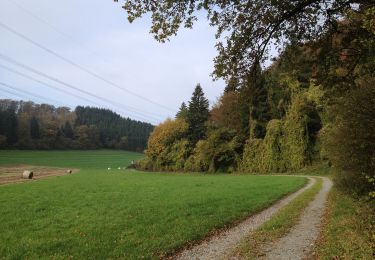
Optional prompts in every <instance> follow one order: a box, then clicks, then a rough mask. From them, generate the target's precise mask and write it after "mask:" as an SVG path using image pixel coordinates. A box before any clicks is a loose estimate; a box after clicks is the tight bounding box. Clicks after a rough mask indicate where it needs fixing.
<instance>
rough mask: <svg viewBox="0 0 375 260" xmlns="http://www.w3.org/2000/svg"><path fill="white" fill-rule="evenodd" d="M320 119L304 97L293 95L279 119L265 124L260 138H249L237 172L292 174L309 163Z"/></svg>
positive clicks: (303, 95)
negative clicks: (284, 113) (286, 172)
mask: <svg viewBox="0 0 375 260" xmlns="http://www.w3.org/2000/svg"><path fill="white" fill-rule="evenodd" d="M319 130H320V118H319V115H318V114H317V112H316V109H315V106H314V104H313V103H312V102H310V101H308V99H307V98H306V96H305V94H303V93H301V94H299V95H296V96H295V97H294V98H293V100H292V104H291V106H290V107H289V109H288V111H287V113H286V117H285V118H284V119H282V120H279V119H273V120H271V121H270V122H269V123H268V125H267V131H266V136H265V137H264V139H256V138H251V137H250V138H249V140H248V141H247V142H246V145H245V149H244V153H243V160H242V163H241V169H242V170H243V171H246V172H261V173H266V172H282V171H286V170H291V171H295V170H298V169H301V168H302V167H304V166H306V165H309V164H311V162H312V156H313V154H314V144H315V138H316V134H317V132H318V131H319Z"/></svg>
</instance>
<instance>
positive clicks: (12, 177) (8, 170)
mask: <svg viewBox="0 0 375 260" xmlns="http://www.w3.org/2000/svg"><path fill="white" fill-rule="evenodd" d="M70 170H71V173H76V172H78V171H79V169H68V168H57V167H47V166H33V165H27V164H18V165H3V166H0V185H3V184H10V183H17V182H27V181H33V180H38V179H43V178H47V177H52V176H62V175H66V174H70V173H69V171H70ZM24 171H32V172H33V178H32V179H23V178H22V173H23V172H24Z"/></svg>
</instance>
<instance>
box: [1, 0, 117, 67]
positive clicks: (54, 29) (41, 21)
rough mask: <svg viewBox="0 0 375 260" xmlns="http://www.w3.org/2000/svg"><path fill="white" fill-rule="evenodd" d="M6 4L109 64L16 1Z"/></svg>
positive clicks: (94, 52) (97, 54)
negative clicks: (10, 4) (16, 8)
mask: <svg viewBox="0 0 375 260" xmlns="http://www.w3.org/2000/svg"><path fill="white" fill-rule="evenodd" d="M8 2H10V3H12V4H13V5H14V6H16V7H18V8H19V9H20V10H21V11H23V12H24V13H26V14H28V15H29V16H31V17H33V18H34V19H35V20H37V21H39V22H40V23H42V24H44V25H46V26H48V27H49V28H51V29H52V30H53V31H55V32H56V33H58V34H59V35H60V36H62V37H64V38H66V39H68V40H70V41H71V42H73V43H74V44H76V45H77V46H79V47H81V48H83V49H84V50H86V51H87V52H89V53H91V54H94V55H96V56H100V57H101V58H104V59H105V60H107V61H108V62H111V61H110V60H108V58H107V57H105V56H103V55H101V54H99V53H97V52H96V51H93V50H91V49H87V46H84V45H83V44H81V43H79V41H77V40H75V39H74V38H73V37H72V36H70V35H69V34H67V33H65V32H63V31H62V30H60V29H59V28H57V27H56V26H54V25H52V24H51V23H50V22H48V21H47V20H45V19H43V18H41V17H40V16H38V15H36V14H35V13H33V12H31V11H30V10H28V9H26V8H24V7H23V6H22V5H20V4H19V3H17V2H16V1H12V0H8Z"/></svg>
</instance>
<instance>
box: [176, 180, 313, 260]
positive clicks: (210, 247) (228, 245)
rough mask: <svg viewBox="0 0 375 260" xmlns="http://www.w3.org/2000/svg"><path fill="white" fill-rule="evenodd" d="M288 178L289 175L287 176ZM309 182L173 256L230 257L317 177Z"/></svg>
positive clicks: (184, 257) (198, 257) (192, 257)
mask: <svg viewBox="0 0 375 260" xmlns="http://www.w3.org/2000/svg"><path fill="white" fill-rule="evenodd" d="M286 178H287V177H286ZM309 179H310V181H309V183H308V184H307V185H306V186H305V187H303V188H302V189H300V190H298V191H297V192H295V193H292V194H290V195H288V196H287V197H285V198H283V199H281V200H280V201H278V202H276V203H275V204H274V205H272V206H271V207H269V208H267V209H265V210H263V211H261V212H260V213H258V214H256V215H253V216H251V217H249V218H248V219H246V220H244V221H243V222H241V223H240V224H238V225H237V226H235V227H233V228H230V229H228V230H225V231H224V232H222V233H220V234H218V235H215V236H213V237H210V238H209V239H207V240H205V241H203V242H202V243H200V244H198V245H196V246H194V247H192V248H190V249H187V250H184V251H182V252H180V253H179V254H177V255H176V256H174V257H173V259H189V260H190V259H200V260H201V259H228V258H230V257H229V256H228V254H230V253H231V252H232V250H233V249H234V248H235V247H236V246H237V245H238V244H239V243H240V241H241V240H242V239H243V238H244V237H245V236H247V235H248V234H249V233H250V232H251V231H253V230H255V229H257V228H258V227H259V226H260V225H262V224H263V223H264V222H266V221H267V220H269V219H270V218H271V217H272V216H273V215H274V214H275V213H276V212H278V211H279V210H280V209H281V208H283V207H284V206H285V205H287V204H288V203H289V202H290V201H292V200H293V199H294V198H295V197H297V196H298V195H299V194H301V193H302V192H304V191H305V190H306V189H308V188H310V187H311V186H312V185H313V184H314V183H315V179H314V178H310V177H309ZM275 259H277V258H275Z"/></svg>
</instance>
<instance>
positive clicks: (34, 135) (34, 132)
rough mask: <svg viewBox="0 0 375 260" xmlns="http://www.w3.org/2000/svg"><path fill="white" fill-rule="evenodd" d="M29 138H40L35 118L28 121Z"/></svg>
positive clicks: (37, 122)
mask: <svg viewBox="0 0 375 260" xmlns="http://www.w3.org/2000/svg"><path fill="white" fill-rule="evenodd" d="M30 136H31V138H32V139H39V138H40V131H39V121H38V119H37V118H36V117H35V116H33V117H32V118H31V120H30Z"/></svg>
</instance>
